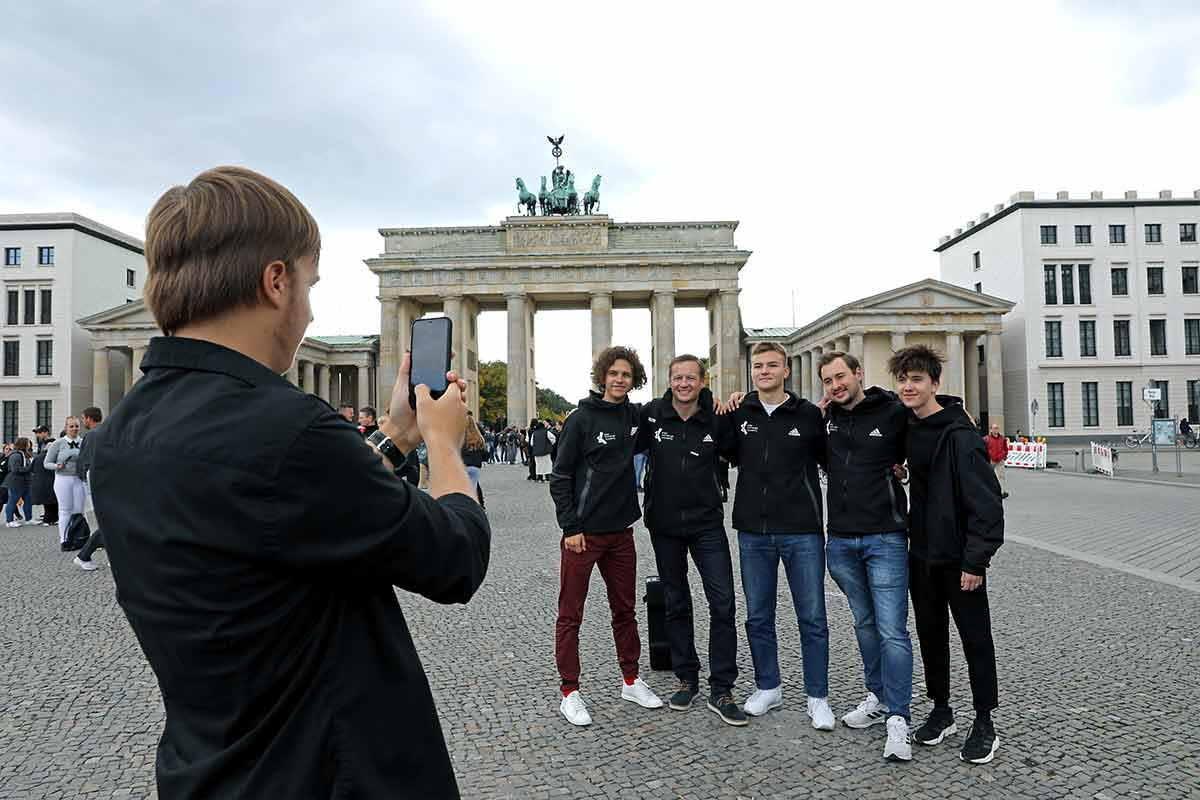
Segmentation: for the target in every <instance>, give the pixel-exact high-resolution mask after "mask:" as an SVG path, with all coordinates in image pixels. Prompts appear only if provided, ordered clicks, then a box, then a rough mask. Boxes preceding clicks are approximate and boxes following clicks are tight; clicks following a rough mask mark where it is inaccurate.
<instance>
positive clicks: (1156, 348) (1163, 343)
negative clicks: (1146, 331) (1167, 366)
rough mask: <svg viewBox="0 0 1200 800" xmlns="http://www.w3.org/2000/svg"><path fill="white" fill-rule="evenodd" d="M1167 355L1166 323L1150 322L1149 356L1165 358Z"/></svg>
mask: <svg viewBox="0 0 1200 800" xmlns="http://www.w3.org/2000/svg"><path fill="white" fill-rule="evenodd" d="M1166 354H1167V321H1166V320H1165V319H1152V320H1150V355H1152V356H1165V355H1166Z"/></svg>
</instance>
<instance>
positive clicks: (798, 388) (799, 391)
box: [788, 355, 804, 397]
mask: <svg viewBox="0 0 1200 800" xmlns="http://www.w3.org/2000/svg"><path fill="white" fill-rule="evenodd" d="M788 365H789V367H788V368H789V369H790V370H791V371H792V375H791V380H790V383H791V386H790V387H789V388H791V390H792V391H793V392H795V393H796V396H797V397H804V384H803V383H802V382H801V373H802V372H803V370H802V369H801V365H800V356H799V355H794V356H790V357H789V361H788Z"/></svg>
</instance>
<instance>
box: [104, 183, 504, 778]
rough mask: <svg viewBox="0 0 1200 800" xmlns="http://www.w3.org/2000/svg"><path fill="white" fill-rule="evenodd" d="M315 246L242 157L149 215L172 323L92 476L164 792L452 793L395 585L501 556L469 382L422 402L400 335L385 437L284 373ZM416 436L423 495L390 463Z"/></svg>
mask: <svg viewBox="0 0 1200 800" xmlns="http://www.w3.org/2000/svg"><path fill="white" fill-rule="evenodd" d="M319 254H320V233H319V231H318V228H317V224H316V221H315V220H314V219H313V217H312V216H311V215H310V214H309V212H308V210H307V209H306V208H305V207H304V206H303V205H302V204H301V203H300V202H299V201H298V200H297V199H296V198H295V197H294V196H293V195H292V193H291V192H289V191H288V190H287V189H285V188H284V187H283V186H281V185H279V184H278V183H276V182H274V181H272V180H270V179H269V178H266V177H264V176H262V175H259V174H257V173H254V172H251V171H250V170H247V169H243V168H239V167H218V168H216V169H211V170H208V171H207V172H204V173H201V174H200V175H198V176H197V177H196V178H195V179H194V180H193V181H192V182H191V183H190V184H188V185H187V186H175V187H173V188H171V189H168V190H167V192H166V193H165V194H164V195H163V196H162V197H161V198H160V199H159V200H158V202H157V203H156V204H155V206H154V208H153V209H152V210H151V211H150V214H149V217H148V219H147V224H146V262H147V267H148V272H149V277H148V280H147V281H146V287H145V297H146V303H147V306H148V307H149V308H150V309H151V311H152V312H153V313H154V317H155V320H156V321H157V323H158V325H159V327H160V328H161V329H162V330H163V332H164V333H165V334H166V336H165V337H161V338H156V339H153V340H152V341H151V343H150V347H149V349H148V352H147V354H146V357H145V359H144V360H143V361H142V364H141V367H142V370H143V372H144V373H145V377H144V378H142V379H141V380H139V381H138V382H137V383H136V384H134V387H133V389H132V390H131V391H130V392H129V393H128V394H127V395H126V396H125V398H124V399H123V400H122V401H121V403H120V405H119V406H117V408H116V409H115V410H113V412H112V413H111V414H110V416H109V419H108V420H107V421H106V422H105V423H104V426H103V427H102V428H100V429H98V430H97V431H96V432H94V433H93V434H92V435H93V436H99V437H100V438H99V440H98V441H97V442H96V443H95V449H94V451H93V453H94V456H93V470H92V493H93V498H94V501H95V508H96V516H97V518H98V521H99V523H100V526H101V528H103V530H104V533H105V539H106V546H107V548H108V555H109V563H110V565H111V568H112V573H113V578H114V581H115V583H116V590H117V600H118V601H119V602H120V604H121V608H122V610H123V611H124V612H125V615H126V617H127V618H128V620H129V622H130V625H131V626H132V628H133V630H134V633H135V634H136V635H137V638H138V642H139V643H140V645H141V647H142V650H143V651H144V652H145V654H146V658H147V659H148V661H149V662H150V666H151V667H152V668H153V670H154V673H155V676H156V677H157V679H158V684H159V687H160V689H161V691H162V696H163V704H164V706H165V709H166V723H165V730H164V732H163V735H162V738H161V739H160V741H159V745H158V753H157V761H156V771H157V781H158V794H159V796H160V797H164V798H165V797H170V798H172V799H173V800H191V799H193V798H197V799H198V798H210V797H333V796H338V797H393V798H396V797H412V798H418V797H419V798H429V797H439V798H442V797H458V789H457V785H456V782H455V778H454V772H453V768H452V766H451V763H450V758H449V755H448V753H447V751H446V745H445V742H444V739H443V736H442V731H441V727H440V725H439V723H438V717H437V712H436V710H435V708H434V704H433V696H432V694H431V692H430V688H429V683H428V681H427V679H426V677H425V672H424V668H423V667H422V665H421V660H420V658H419V657H418V655H417V652H416V649H415V647H414V646H413V641H412V637H411V636H410V634H409V631H408V626H407V623H406V622H405V619H404V614H403V613H402V611H401V609H400V604H399V603H398V602H397V597H396V591H395V588H394V587H399V588H401V589H404V590H406V591H409V592H414V593H416V594H420V595H422V596H424V597H427V598H429V599H431V600H434V601H435V602H439V603H465V602H467V601H468V600H470V598H471V596H472V595H473V594H474V593H475V591H476V589H478V588H479V586H480V584H481V583H482V582H483V578H484V575H485V573H486V571H487V565H488V557H489V552H490V541H491V532H490V529H489V526H488V522H487V518H486V517H485V516H484V514H483V511H482V510H481V509H480V507H479V505H478V504H477V503H476V502H475V498H474V493H473V492H472V491H471V484H470V482H469V481H468V479H467V473H466V469H465V468H464V467H463V464H462V460H461V458H460V456H459V451H460V449H461V447H462V443H463V431H464V427H465V424H466V418H467V410H466V404H465V402H464V399H463V389H464V388H465V387H464V386H463V384H462V383H461V382H460V381H458V377H457V376H456V375H454V374H453V373H450V374H448V376H447V377H448V378H449V388H448V389H447V391H446V392H445V394H444V395H443V396H442V397H441V398H439V399H437V400H433V399H432V398H431V397H430V395H429V390H428V388H427V387H425V386H418V387H417V388H416V392H417V403H416V404H417V411H416V414H414V413H413V411H412V410H411V409H410V407H409V401H408V379H409V358H408V357H407V356H406V357H405V358H404V360H403V362H402V363H401V365H400V370H399V375H398V377H397V381H396V385H395V388H394V389H393V392H392V397H391V409H392V411H393V413H392V414H391V416H390V418H389V419H388V420H387V422H386V426H385V427H384V428H383V429H382V432H383V433H385V434H387V436H388V437H390V439H389V440H385V441H382V442H380V443H378V444H379V449H380V452H382V453H383V454H384V456H385V457H386V459H387V460H386V461H385V459H383V458H380V455H379V453H376V452H375V451H374V450H372V449H371V448H370V447H368V446H366V445H365V444H364V442H363V440H362V437H361V436H360V434H359V432H358V431H357V429H356V428H355V426H354V425H353V424H352V423H350V422H348V421H347V420H346V419H345V418H344V417H342V416H341V415H339V414H338V413H337V412H336V411H335V410H334V409H333V408H332V407H330V406H329V405H328V404H327V403H325V402H324V401H323V400H321V399H320V398H318V397H316V396H314V395H311V394H308V393H306V392H302V391H300V390H299V389H298V388H297V387H295V386H293V385H292V384H291V383H289V382H288V381H287V380H286V379H285V378H284V377H282V374H283V373H285V372H287V370H288V368H289V367H290V365H291V364H292V362H293V360H294V358H295V356H296V351H297V349H298V348H299V346H300V342H301V340H302V339H303V338H304V331H305V329H306V328H307V327H308V324H309V322H311V320H312V312H311V306H310V301H309V294H310V291H311V289H312V286H313V285H314V284H315V283H316V282H317V280H318V278H319V275H318V258H319ZM247 422H249V424H247ZM422 439H423V440H424V441H425V443H426V445H427V447H428V451H429V461H430V464H431V465H432V467H433V481H432V485H431V487H430V493H429V494H428V495H426V494H424V493H422V492H419V491H417V490H415V489H414V488H413V487H412V486H411V485H410V484H408V483H407V482H405V481H402V480H399V479H398V478H397V477H396V476H395V475H394V474H393V470H392V468H391V467H392V466H396V467H398V466H400V464H401V462H402V461H403V460H404V454H405V453H407V452H408V451H410V450H412V449H413V448H415V447H416V446H417V442H418V441H420V440H422Z"/></svg>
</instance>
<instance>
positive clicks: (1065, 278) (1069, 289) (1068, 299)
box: [1059, 264, 1075, 306]
mask: <svg viewBox="0 0 1200 800" xmlns="http://www.w3.org/2000/svg"><path fill="white" fill-rule="evenodd" d="M1059 272H1060V273H1062V304H1063V305H1064V306H1073V305H1075V265H1074V264H1060V265H1059Z"/></svg>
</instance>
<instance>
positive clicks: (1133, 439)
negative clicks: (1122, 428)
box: [1125, 431, 1150, 447]
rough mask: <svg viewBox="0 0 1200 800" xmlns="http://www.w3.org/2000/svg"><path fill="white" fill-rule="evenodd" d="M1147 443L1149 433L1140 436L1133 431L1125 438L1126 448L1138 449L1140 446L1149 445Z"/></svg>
mask: <svg viewBox="0 0 1200 800" xmlns="http://www.w3.org/2000/svg"><path fill="white" fill-rule="evenodd" d="M1149 441H1150V431H1146V432H1145V433H1142V434H1139V433H1138V432H1137V431H1134V432H1133V433H1131V434H1129V435H1128V436H1126V437H1125V446H1126V447H1138V446H1140V445H1143V444H1147V443H1149Z"/></svg>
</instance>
